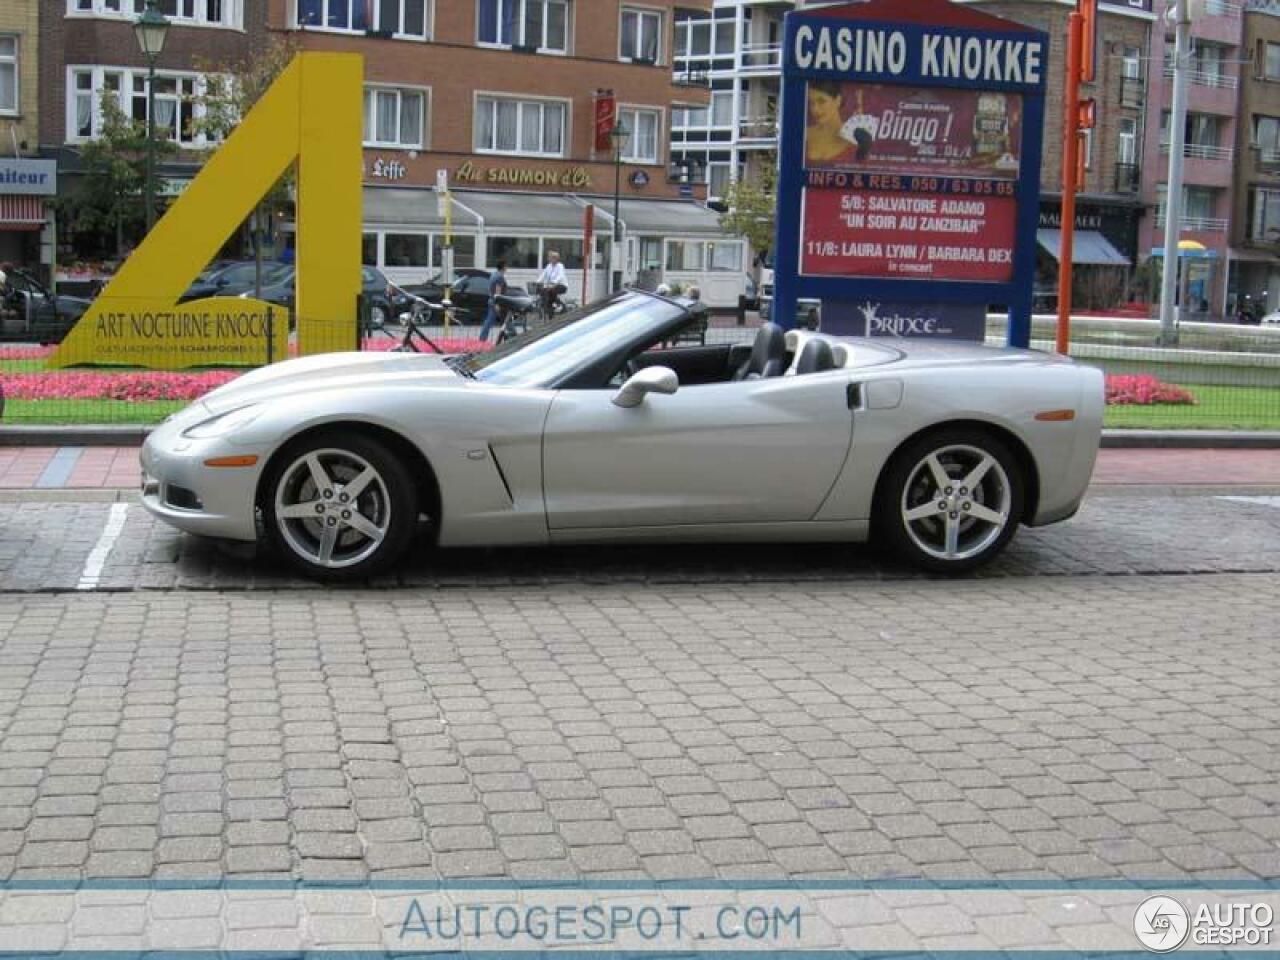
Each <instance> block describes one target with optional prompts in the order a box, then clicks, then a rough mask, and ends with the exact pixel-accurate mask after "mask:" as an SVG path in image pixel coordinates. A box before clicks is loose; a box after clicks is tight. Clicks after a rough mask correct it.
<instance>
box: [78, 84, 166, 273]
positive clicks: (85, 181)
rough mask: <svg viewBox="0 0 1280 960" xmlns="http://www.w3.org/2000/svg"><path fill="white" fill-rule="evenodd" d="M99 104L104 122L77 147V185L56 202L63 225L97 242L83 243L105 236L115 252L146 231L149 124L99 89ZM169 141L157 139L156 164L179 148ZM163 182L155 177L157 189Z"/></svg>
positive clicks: (114, 97)
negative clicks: (88, 139) (133, 115)
mask: <svg viewBox="0 0 1280 960" xmlns="http://www.w3.org/2000/svg"><path fill="white" fill-rule="evenodd" d="M99 103H100V110H101V118H102V125H101V128H100V132H99V135H98V137H97V138H96V139H94V140H91V141H89V142H88V143H86V144H84V146H82V147H80V149H79V153H80V163H81V168H82V173H81V175H80V176H79V177H76V178H75V180H74V184H75V186H74V187H73V188H72V189H71V190H70V191H69V192H68V193H67V194H66V195H64V196H63V197H62V198H60V199H59V201H58V212H59V214H60V215H61V218H62V223H63V229H64V230H66V231H68V232H69V233H71V234H73V235H76V236H79V237H81V238H86V235H90V236H96V237H97V238H98V242H97V243H96V244H93V243H90V244H87V245H95V246H98V248H99V249H108V248H107V247H106V245H105V244H103V243H102V239H103V238H108V237H109V238H111V240H110V243H111V247H110V249H112V250H113V252H114V253H115V255H116V256H120V255H122V254H123V252H124V250H125V248H126V246H129V245H133V244H134V243H136V242H137V240H138V239H139V238H140V237H141V236H142V234H143V232H144V230H145V222H146V211H145V210H144V208H143V204H144V202H145V197H144V190H145V188H146V180H147V125H146V123H145V122H144V121H141V120H133V119H131V118H130V117H128V116H126V115H125V112H124V110H123V109H121V107H120V102H119V99H118V98H117V96H116V95H115V94H113V93H108V92H106V91H104V92H103V94H102V96H101V99H100V101H99ZM177 149H178V147H177V144H175V143H174V142H173V141H171V140H160V139H157V141H156V143H155V160H156V165H157V166H159V165H160V164H161V163H162V162H163V161H164V160H165V158H167V157H170V156H172V155H173V154H174V153H176V152H177ZM163 185H164V181H163V180H161V179H159V178H157V180H156V191H157V192H160V191H161V190H162V189H163Z"/></svg>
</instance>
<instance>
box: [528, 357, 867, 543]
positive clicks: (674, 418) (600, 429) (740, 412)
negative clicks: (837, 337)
mask: <svg viewBox="0 0 1280 960" xmlns="http://www.w3.org/2000/svg"><path fill="white" fill-rule="evenodd" d="M848 386H849V376H848V374H847V373H846V372H844V371H835V372H830V373H821V374H809V375H805V376H799V377H777V378H771V379H765V380H752V381H741V382H735V383H715V384H706V385H701V386H686V387H682V388H681V389H679V390H678V391H677V392H676V393H675V394H672V395H670V396H664V395H656V394H650V395H649V396H648V397H646V398H645V399H644V401H643V402H641V403H640V405H639V406H636V407H632V408H629V409H627V408H622V407H619V406H616V405H614V403H613V396H614V392H615V391H614V390H612V389H605V390H561V391H559V392H558V393H557V394H556V397H555V399H554V401H553V402H552V405H551V409H550V411H549V413H548V416H547V424H546V429H545V433H544V438H543V472H544V489H545V496H546V504H547V522H548V526H549V527H550V529H551V530H552V531H553V532H554V531H557V530H559V531H571V530H575V529H577V530H582V529H592V528H610V527H640V526H664V525H674V524H715V523H765V522H785V521H803V520H809V519H811V518H812V517H813V516H814V515H815V514H816V513H817V511H818V509H819V507H820V506H821V505H822V503H823V501H824V500H825V499H826V496H827V493H828V492H829V491H830V490H831V487H832V485H833V484H834V483H835V480H836V477H837V475H838V474H839V472H840V469H841V467H842V466H843V465H844V462H845V458H846V456H847V455H848V452H849V445H850V443H851V440H852V434H853V414H852V412H851V411H850V409H849V391H848Z"/></svg>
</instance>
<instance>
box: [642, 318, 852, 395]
mask: <svg viewBox="0 0 1280 960" xmlns="http://www.w3.org/2000/svg"><path fill="white" fill-rule="evenodd" d="M848 361H849V354H848V350H846V348H845V347H844V346H842V345H840V344H832V343H831V342H830V341H829V340H826V339H824V338H822V337H817V336H813V335H812V334H810V333H808V332H807V331H801V330H789V331H788V330H783V329H782V327H780V326H778V325H777V324H776V323H765V324H762V325H761V327H760V329H759V330H758V331H757V332H756V337H755V341H754V342H752V343H717V344H707V345H705V346H702V345H697V346H673V347H658V348H656V349H650V350H647V351H645V352H644V353H642V354H640V355H639V356H638V357H636V358H635V360H633V361H632V367H633V368H634V369H641V368H643V367H654V366H662V367H669V368H671V369H672V370H674V371H675V372H676V376H678V377H679V378H680V383H681V384H682V385H695V384H706V383H729V382H731V381H741V380H765V379H768V378H770V377H782V376H798V375H803V374H808V373H822V372H824V371H826V370H836V369H839V368H841V367H844V366H846V365H847V364H848Z"/></svg>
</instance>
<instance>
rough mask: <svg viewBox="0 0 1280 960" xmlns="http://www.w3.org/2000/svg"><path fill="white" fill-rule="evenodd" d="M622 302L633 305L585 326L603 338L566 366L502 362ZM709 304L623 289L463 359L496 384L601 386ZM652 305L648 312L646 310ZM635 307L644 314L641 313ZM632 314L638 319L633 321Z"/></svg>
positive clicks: (477, 375)
mask: <svg viewBox="0 0 1280 960" xmlns="http://www.w3.org/2000/svg"><path fill="white" fill-rule="evenodd" d="M620 305H626V306H629V307H630V309H629V310H628V309H625V308H624V309H623V310H620V311H617V314H616V316H614V317H613V318H612V319H611V320H606V321H605V322H604V323H603V324H602V325H601V326H600V327H599V328H598V329H591V328H589V327H584V329H583V330H582V331H581V335H582V336H590V337H593V338H596V339H597V340H598V343H597V344H596V347H597V349H594V350H589V351H588V352H586V353H585V354H583V355H581V356H577V357H573V356H570V357H567V358H566V362H565V364H564V365H563V366H562V367H560V368H558V369H551V370H548V371H547V372H546V373H545V374H544V375H540V376H534V377H520V376H518V375H515V376H506V375H503V371H502V369H501V367H502V366H503V365H504V364H505V361H508V360H510V359H512V358H514V357H517V356H518V355H519V354H521V353H523V352H524V351H526V350H529V349H530V348H533V347H535V346H536V345H537V344H539V343H543V342H544V341H547V340H549V339H551V338H553V337H556V336H557V335H560V334H562V333H564V332H565V331H569V330H571V329H572V328H573V327H574V326H577V325H585V324H588V323H590V321H591V320H592V318H597V317H599V315H600V314H602V313H605V312H606V311H612V310H616V309H617V307H618V306H620ZM705 309H706V308H705V306H703V305H701V304H693V303H691V302H688V301H684V302H682V301H678V300H673V299H669V298H667V297H663V296H659V295H658V294H656V293H650V292H649V291H646V290H635V289H627V290H622V291H619V292H618V293H615V294H612V295H611V296H608V297H605V298H604V299H602V300H597V301H596V302H595V303H593V304H590V305H589V306H587V307H583V308H580V309H578V310H575V311H572V312H570V313H568V314H566V315H564V316H563V317H559V318H557V319H556V320H554V321H553V322H552V323H550V324H547V325H546V326H540V327H536V328H533V329H530V330H529V331H527V332H526V333H523V334H521V335H520V336H518V337H515V338H513V339H511V340H507V341H505V342H504V343H501V344H499V345H498V346H497V347H495V348H494V349H493V350H491V351H488V352H485V353H473V354H466V355H465V358H464V359H463V360H462V363H463V364H464V365H465V367H466V371H467V373H468V374H470V375H471V376H472V377H474V378H475V379H477V380H480V381H484V382H486V383H489V384H492V385H494V386H510V387H524V388H533V389H537V388H543V389H552V390H559V389H600V388H602V387H603V386H605V384H606V383H607V381H608V379H609V377H611V376H612V375H613V374H614V373H616V372H617V370H618V369H619V368H620V367H621V366H622V364H623V362H625V361H626V360H627V358H628V357H630V356H631V355H633V354H635V353H638V352H639V351H641V350H642V349H644V348H646V347H648V346H649V345H650V344H652V343H654V342H657V341H659V340H662V339H663V338H664V337H668V336H671V335H672V334H674V333H675V332H676V331H677V330H679V329H681V328H682V327H684V326H685V325H686V324H688V323H690V322H692V321H693V320H694V319H695V318H697V317H698V316H699V314H700V312H705ZM646 310H647V311H648V316H647V317H645V316H644V313H643V312H644V311H646ZM633 311H634V313H640V314H641V315H640V316H639V317H636V316H634V313H633ZM628 320H631V321H632V322H627V321H628ZM646 321H647V322H646ZM562 339H563V338H562ZM495 367H497V368H499V369H498V371H497V372H496V375H495V373H493V372H491V373H489V374H488V375H486V373H485V371H486V370H491V368H495ZM464 375H465V374H464Z"/></svg>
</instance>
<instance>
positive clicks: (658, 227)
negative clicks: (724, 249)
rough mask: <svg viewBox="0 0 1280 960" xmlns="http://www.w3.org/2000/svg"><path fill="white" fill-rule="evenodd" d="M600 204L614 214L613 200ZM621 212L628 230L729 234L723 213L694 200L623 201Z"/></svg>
mask: <svg viewBox="0 0 1280 960" xmlns="http://www.w3.org/2000/svg"><path fill="white" fill-rule="evenodd" d="M600 203H601V205H602V206H603V207H604V209H605V211H606V212H607V213H610V214H612V212H613V207H612V206H611V205H610V203H608V202H606V201H600ZM619 214H620V216H621V218H622V222H623V224H625V225H626V228H627V232H628V233H633V234H636V233H639V234H644V233H649V234H657V235H659V236H663V237H678V236H689V235H693V236H707V237H723V236H725V230H724V228H723V227H721V226H720V217H719V215H718V214H717V213H716V212H715V211H714V210H708V209H707V208H706V207H704V206H702V205H701V204H698V203H695V202H694V201H692V200H623V201H622V204H621V209H620V210H619Z"/></svg>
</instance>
